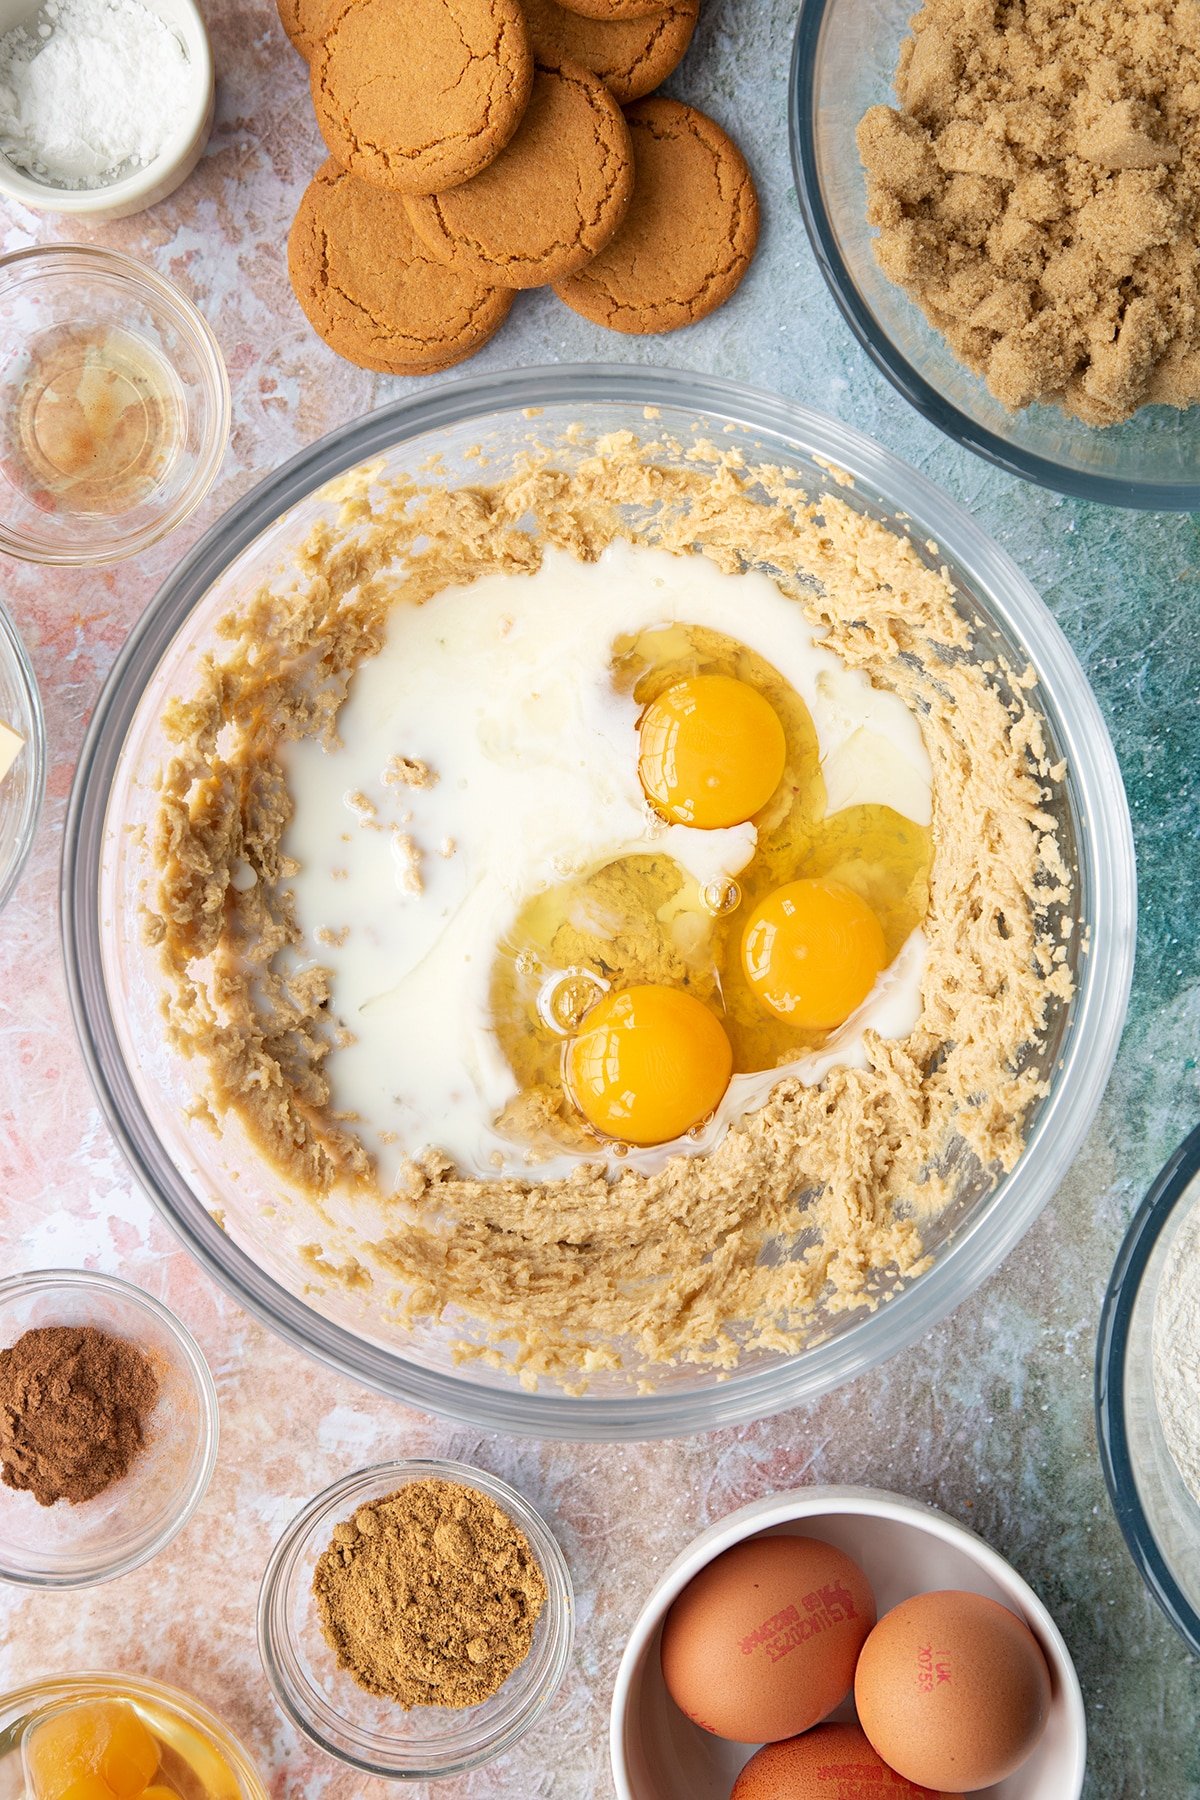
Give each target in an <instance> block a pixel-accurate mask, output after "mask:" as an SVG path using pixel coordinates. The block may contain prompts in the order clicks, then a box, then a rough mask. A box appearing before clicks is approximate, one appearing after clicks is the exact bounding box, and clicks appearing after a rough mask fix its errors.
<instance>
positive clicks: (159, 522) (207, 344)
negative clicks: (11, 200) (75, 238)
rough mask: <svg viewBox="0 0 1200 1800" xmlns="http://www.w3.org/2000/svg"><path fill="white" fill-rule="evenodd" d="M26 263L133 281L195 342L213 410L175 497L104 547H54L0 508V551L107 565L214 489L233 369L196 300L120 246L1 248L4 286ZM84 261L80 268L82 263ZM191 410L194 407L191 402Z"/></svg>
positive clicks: (48, 562) (59, 564)
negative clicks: (17, 527)
mask: <svg viewBox="0 0 1200 1800" xmlns="http://www.w3.org/2000/svg"><path fill="white" fill-rule="evenodd" d="M27 263H36V264H38V265H39V272H40V273H41V274H42V275H43V276H48V277H50V278H51V279H53V278H54V277H55V276H58V275H67V276H70V275H78V274H80V273H81V272H82V271H86V270H89V269H91V270H94V271H95V272H97V273H99V274H102V275H109V276H111V277H113V278H114V279H115V280H117V281H124V282H128V283H129V285H130V286H131V287H132V288H134V289H135V290H137V291H139V292H140V293H141V294H142V295H143V296H144V297H146V298H147V299H152V300H153V301H154V302H156V303H157V304H158V305H159V306H161V307H163V308H164V310H165V311H166V312H167V313H169V314H170V315H171V318H172V321H173V323H174V324H175V325H176V326H177V327H178V328H179V329H180V331H181V332H182V333H183V335H184V336H185V337H186V338H187V340H188V342H189V343H190V344H191V346H192V349H193V352H194V354H195V356H196V360H197V363H198V364H199V366H200V368H201V370H202V373H203V378H204V384H205V389H206V393H207V398H208V405H207V412H208V418H207V421H206V423H205V425H204V430H203V442H202V446H201V451H200V454H199V456H198V458H197V462H196V467H195V469H194V470H193V472H192V474H191V476H190V477H189V479H188V482H187V485H186V486H185V487H184V488H183V489H182V490H181V491H180V493H179V494H178V495H177V496H176V498H175V500H174V501H173V502H172V504H171V505H170V506H169V507H168V508H167V509H166V511H165V512H163V513H161V514H160V515H159V516H158V517H156V518H154V519H151V520H149V521H148V522H147V523H146V524H144V525H142V526H141V527H139V529H138V530H136V531H133V532H131V533H130V534H129V535H128V536H127V537H119V538H117V539H115V540H114V541H113V543H112V544H110V545H106V546H104V547H96V546H92V547H88V546H85V545H72V546H69V547H68V548H66V549H63V548H60V547H57V546H56V545H55V544H54V543H52V542H51V541H50V540H49V539H48V538H47V539H35V538H27V537H25V536H24V535H23V534H22V533H20V532H17V531H14V530H13V529H12V528H11V527H10V526H8V525H7V524H6V523H5V522H4V519H3V517H2V516H0V552H4V553H6V554H7V555H9V556H13V557H16V558H17V560H18V561H20V562H28V563H37V564H40V565H41V566H43V567H46V568H61V569H77V568H89V569H100V568H106V567H108V566H109V565H110V564H112V563H118V562H126V561H128V559H129V558H130V557H131V556H138V555H140V554H141V552H142V551H143V550H148V549H149V548H150V547H151V545H153V544H157V543H158V542H159V541H160V539H162V538H164V537H166V536H167V535H168V534H169V533H170V532H172V531H174V530H175V529H176V528H177V527H178V526H180V525H182V524H183V522H184V520H185V519H187V518H189V517H190V516H191V514H192V513H193V512H195V510H196V508H197V507H198V506H199V504H200V502H201V501H202V500H203V499H204V497H205V495H206V494H207V493H208V492H209V490H210V488H211V487H212V485H213V483H214V481H215V480H216V478H217V476H218V474H219V473H220V469H221V464H222V462H223V461H224V460H225V452H226V450H227V449H228V447H229V434H230V430H231V426H232V420H233V397H232V393H231V390H230V386H229V371H228V369H227V368H226V366H225V358H224V355H223V354H222V351H221V346H220V344H219V343H218V342H217V337H216V333H215V332H214V331H213V328H212V326H211V325H210V324H209V322H208V320H207V319H206V318H205V317H204V314H203V313H202V312H201V311H200V309H199V307H198V306H197V305H196V303H195V301H193V300H190V299H189V298H188V296H187V295H186V294H185V293H184V292H183V289H182V288H180V287H177V286H176V285H175V283H174V282H173V281H168V279H167V278H166V276H165V275H160V274H159V272H158V270H157V269H154V268H151V266H150V265H149V264H148V263H142V262H138V260H137V259H136V257H132V256H127V255H126V254H125V252H124V251H123V250H109V249H106V248H105V247H104V246H103V245H102V244H72V243H50V244H26V245H24V246H23V247H22V248H21V249H19V250H10V251H8V252H7V253H5V254H4V255H0V288H2V287H3V284H4V282H5V279H6V277H7V275H8V273H9V271H10V270H12V269H14V268H17V267H19V266H21V265H24V264H27ZM81 264H82V270H81V266H80V265H81ZM188 412H189V415H190V416H195V412H196V409H195V407H194V406H193V405H192V404H191V403H189V406H188Z"/></svg>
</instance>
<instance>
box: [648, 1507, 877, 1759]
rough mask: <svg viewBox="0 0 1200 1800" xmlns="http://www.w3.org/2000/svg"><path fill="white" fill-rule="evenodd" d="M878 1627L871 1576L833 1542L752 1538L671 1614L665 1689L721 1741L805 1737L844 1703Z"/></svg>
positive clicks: (700, 1579)
mask: <svg viewBox="0 0 1200 1800" xmlns="http://www.w3.org/2000/svg"><path fill="white" fill-rule="evenodd" d="M874 1623H875V1596H874V1595H873V1594H872V1592H871V1589H870V1586H869V1584H868V1582H867V1578H866V1576H865V1575H864V1574H863V1572H862V1570H861V1569H860V1568H859V1567H858V1565H857V1563H853V1562H851V1560H850V1558H849V1557H848V1556H846V1555H844V1554H843V1553H842V1551H840V1550H835V1549H834V1547H833V1545H832V1544H826V1543H822V1542H821V1540H820V1539H819V1538H806V1537H790V1536H789V1537H758V1538H747V1539H746V1541H745V1542H744V1543H741V1544H735V1545H734V1546H733V1548H732V1549H731V1550H726V1551H725V1553H724V1555H723V1556H718V1557H715V1558H714V1559H713V1561H712V1562H710V1563H709V1564H708V1565H707V1566H706V1567H705V1568H703V1569H701V1571H700V1573H699V1574H698V1575H696V1576H695V1577H694V1578H693V1580H692V1581H690V1582H689V1583H688V1585H687V1587H686V1588H684V1590H683V1592H682V1594H680V1596H679V1598H678V1599H677V1600H676V1602H675V1604H674V1606H672V1608H671V1610H670V1612H669V1613H668V1614H667V1617H666V1620H665V1622H664V1624H663V1633H662V1672H663V1680H664V1681H665V1682H666V1684H667V1691H668V1693H669V1694H670V1696H671V1698H672V1700H674V1702H675V1704H676V1706H678V1707H679V1708H680V1709H681V1711H683V1712H685V1713H686V1714H687V1716H688V1718H689V1719H692V1720H694V1721H695V1723H696V1724H697V1725H701V1726H703V1728H704V1730H705V1731H711V1732H713V1733H714V1734H715V1735H716V1736H717V1737H724V1738H733V1739H735V1740H736V1741H737V1742H739V1743H744V1744H761V1743H769V1742H771V1741H773V1740H774V1739H776V1738H786V1737H794V1736H795V1735H796V1733H797V1732H800V1731H807V1730H808V1728H809V1726H810V1725H815V1724H816V1723H817V1720H818V1719H823V1718H824V1717H825V1715H826V1713H829V1712H832V1710H833V1708H834V1707H835V1706H836V1705H837V1704H838V1702H839V1701H841V1700H844V1699H845V1697H846V1695H847V1694H848V1693H849V1691H850V1685H851V1683H852V1682H853V1680H854V1665H855V1663H856V1662H857V1660H858V1653H859V1651H860V1650H861V1649H862V1646H863V1643H864V1641H865V1639H866V1636H867V1633H868V1632H869V1631H870V1629H871V1626H872V1625H873V1624H874Z"/></svg>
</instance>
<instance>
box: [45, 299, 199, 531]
mask: <svg viewBox="0 0 1200 1800" xmlns="http://www.w3.org/2000/svg"><path fill="white" fill-rule="evenodd" d="M15 385H16V386H17V391H16V394H15V396H14V399H15V407H16V424H15V430H14V432H13V435H12V448H11V450H10V459H9V474H10V479H12V480H13V482H14V485H15V486H17V487H19V488H21V489H22V490H23V491H24V492H25V493H26V495H27V496H28V497H29V498H30V499H32V500H34V501H35V503H37V504H39V505H41V506H44V507H46V508H47V509H53V510H65V511H70V512H72V513H76V514H80V515H89V516H92V517H102V518H108V517H112V516H114V515H116V514H120V513H124V512H128V511H129V510H130V509H131V508H133V507H135V506H138V505H140V504H141V503H142V502H143V501H145V500H146V499H147V498H148V497H149V496H150V495H151V494H152V493H153V492H154V491H155V489H157V488H159V487H161V486H162V485H163V484H164V483H165V482H166V481H167V480H168V479H169V477H170V474H171V470H172V467H173V465H174V463H175V461H176V459H177V458H178V456H179V454H180V451H181V448H182V445H183V441H184V435H185V431H186V408H185V402H184V396H183V391H182V389H181V387H180V384H179V380H178V377H177V376H176V375H175V373H174V371H173V370H172V368H171V366H170V364H169V363H168V362H167V361H166V360H165V359H164V357H163V356H162V355H161V353H160V352H159V351H158V350H156V349H155V347H154V346H153V344H151V343H150V342H149V341H148V340H147V339H146V338H144V337H142V336H140V335H139V334H137V333H135V332H132V331H127V330H125V329H123V328H122V327H120V326H116V325H112V324H79V325H75V324H69V325H55V326H53V327H51V328H50V329H49V330H48V331H44V332H40V333H38V334H37V336H35V337H34V338H33V339H32V340H31V341H30V343H29V344H28V345H27V347H26V352H25V356H24V358H23V359H22V368H21V375H20V378H19V382H18V383H17V384H15Z"/></svg>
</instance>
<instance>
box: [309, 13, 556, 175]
mask: <svg viewBox="0 0 1200 1800" xmlns="http://www.w3.org/2000/svg"><path fill="white" fill-rule="evenodd" d="M311 73H312V96H313V106H314V108H315V110H316V115H317V124H318V125H319V126H320V128H321V135H322V137H323V138H324V139H325V142H326V144H327V145H328V146H329V150H330V152H331V154H332V155H333V156H334V157H335V158H336V159H337V161H338V162H339V163H340V164H341V165H342V167H343V168H344V169H349V170H350V171H351V173H352V174H355V175H360V176H361V177H362V178H363V179H364V180H365V181H374V182H377V183H378V184H379V185H380V186H381V187H388V188H398V189H401V190H403V191H404V192H406V193H415V194H435V193H438V192H439V191H440V190H442V189H444V188H449V187H454V186H456V185H457V184H458V183H459V182H460V181H469V180H470V178H471V176H472V175H476V174H478V172H479V170H480V169H483V168H486V166H487V165H488V163H490V162H491V161H492V159H493V157H495V156H498V155H499V153H500V151H501V150H502V149H503V148H504V146H505V144H507V142H508V140H509V139H510V138H511V137H512V135H513V133H514V132H515V131H516V129H517V126H518V125H519V124H520V122H521V117H522V115H523V113H524V111H525V107H526V104H527V103H528V100H529V90H530V86H531V84H532V81H533V58H532V55H531V53H530V49H529V37H528V33H527V32H526V30H525V21H524V17H523V15H522V12H521V8H520V5H519V0H333V3H332V4H331V5H330V7H329V11H328V13H327V14H326V16H325V27H324V32H323V35H322V38H321V41H320V42H319V44H317V46H316V48H315V51H314V55H313V60H312V71H311Z"/></svg>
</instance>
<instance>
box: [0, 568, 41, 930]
mask: <svg viewBox="0 0 1200 1800" xmlns="http://www.w3.org/2000/svg"><path fill="white" fill-rule="evenodd" d="M0 720H3V722H4V724H6V725H9V726H11V727H12V729H13V730H14V731H15V732H16V733H17V734H18V736H19V737H23V738H24V739H25V743H24V745H23V747H22V749H21V750H20V751H19V752H18V754H17V759H16V761H15V762H14V763H13V765H12V768H11V769H10V770H9V771H8V774H7V775H6V776H4V778H3V780H0V906H3V905H4V902H5V901H6V900H7V899H8V897H9V895H10V894H11V893H12V891H13V889H14V888H15V887H16V885H17V878H18V877H19V875H20V873H21V870H22V869H23V868H24V867H25V862H26V859H27V857H28V855H29V852H30V849H31V848H32V846H33V838H34V833H35V832H36V830H37V822H38V814H39V813H40V812H41V810H42V797H43V795H44V794H45V792H46V721H45V719H44V717H43V715H42V699H41V695H40V694H39V693H38V685H37V677H36V676H35V675H34V672H33V665H32V664H31V663H30V661H29V656H28V653H27V651H26V649H25V646H24V644H23V643H22V642H21V639H20V637H19V636H18V635H17V628H16V626H15V625H14V624H13V622H12V620H11V619H10V618H9V616H8V614H7V613H6V612H5V610H4V604H3V602H2V601H0Z"/></svg>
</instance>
